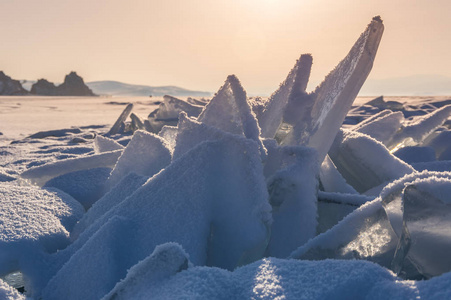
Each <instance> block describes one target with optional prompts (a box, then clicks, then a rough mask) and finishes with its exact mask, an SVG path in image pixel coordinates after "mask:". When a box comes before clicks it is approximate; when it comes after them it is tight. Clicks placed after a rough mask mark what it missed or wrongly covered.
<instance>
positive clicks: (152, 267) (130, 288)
mask: <svg viewBox="0 0 451 300" xmlns="http://www.w3.org/2000/svg"><path fill="white" fill-rule="evenodd" d="M188 258H189V256H188V254H187V253H186V252H185V251H184V250H183V248H182V247H181V246H180V245H179V244H177V243H166V244H163V245H159V246H157V247H155V250H154V251H153V253H152V254H151V255H149V256H148V257H147V258H145V259H144V260H143V261H140V262H139V263H137V264H136V265H134V266H133V267H131V268H130V270H128V271H127V277H125V279H124V280H122V281H120V282H118V283H117V284H116V286H115V287H114V288H113V289H112V290H111V291H110V292H109V293H108V294H107V295H105V297H103V298H102V300H108V299H111V300H113V299H114V300H120V299H124V300H125V299H133V298H135V299H136V298H139V297H140V295H138V294H137V293H136V292H137V290H139V289H137V287H139V286H140V285H141V284H145V285H152V284H157V283H158V282H159V281H162V280H164V279H167V278H169V277H171V276H173V275H175V274H177V273H178V272H181V271H183V270H186V269H188V266H189V264H190V262H189V259H188Z"/></svg>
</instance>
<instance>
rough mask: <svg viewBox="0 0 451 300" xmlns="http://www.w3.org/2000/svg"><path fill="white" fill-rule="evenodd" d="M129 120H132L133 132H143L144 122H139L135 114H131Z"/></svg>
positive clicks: (139, 119)
mask: <svg viewBox="0 0 451 300" xmlns="http://www.w3.org/2000/svg"><path fill="white" fill-rule="evenodd" d="M130 119H132V129H133V131H135V130H144V129H145V126H144V122H143V120H141V118H140V117H138V116H137V115H136V114H135V113H131V115H130Z"/></svg>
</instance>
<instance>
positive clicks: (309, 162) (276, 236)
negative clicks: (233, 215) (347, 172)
mask: <svg viewBox="0 0 451 300" xmlns="http://www.w3.org/2000/svg"><path fill="white" fill-rule="evenodd" d="M277 151H278V152H279V153H278V156H282V159H283V157H291V158H293V159H294V162H293V163H292V164H289V165H283V164H282V167H281V169H280V170H277V171H276V172H275V173H274V174H273V175H271V176H270V177H269V178H268V179H267V184H268V192H269V203H270V204H271V206H272V216H273V223H272V226H271V239H270V241H269V245H268V249H267V255H268V256H273V257H280V258H285V257H287V256H288V255H289V254H290V253H291V252H292V251H294V250H295V249H296V248H298V247H299V246H301V245H303V244H304V243H305V242H307V241H308V240H309V239H311V238H313V237H314V236H315V235H316V227H317V224H318V221H317V218H316V216H317V205H316V204H317V192H318V169H319V165H318V161H317V158H316V157H317V153H316V150H315V149H312V148H307V147H301V146H289V147H279V148H278V149H277ZM284 160H286V159H284Z"/></svg>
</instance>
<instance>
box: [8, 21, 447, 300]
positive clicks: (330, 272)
mask: <svg viewBox="0 0 451 300" xmlns="http://www.w3.org/2000/svg"><path fill="white" fill-rule="evenodd" d="M383 30H384V26H383V24H382V21H381V20H380V18H378V17H376V18H374V19H373V20H372V21H371V23H370V24H369V25H368V27H367V28H366V30H365V31H364V32H363V34H362V35H361V36H360V37H359V38H358V40H357V42H356V43H355V45H354V46H353V47H352V49H351V50H350V52H349V54H348V55H347V56H346V57H345V58H344V59H343V60H342V61H341V62H340V63H339V64H338V66H337V67H336V68H335V69H334V70H333V71H332V72H331V73H330V74H329V75H328V76H327V77H326V79H325V80H324V82H323V83H322V84H320V85H319V86H318V87H317V88H316V89H315V91H314V92H312V93H307V92H306V86H307V83H308V80H309V76H310V71H311V68H312V62H313V60H312V55H310V54H303V55H301V56H300V58H299V60H298V61H297V62H296V64H295V66H294V68H293V69H292V70H291V71H290V72H289V74H288V76H287V78H286V80H285V81H284V82H283V83H282V84H281V85H280V87H279V89H278V90H277V91H276V92H274V93H273V94H272V96H271V97H270V98H269V99H268V100H266V101H265V100H264V99H262V98H254V99H250V98H248V97H247V95H246V91H245V90H244V88H243V87H242V85H241V83H240V82H239V80H238V78H237V77H236V76H234V75H230V76H228V77H227V79H226V81H225V83H224V84H223V85H222V87H220V89H219V91H218V92H217V94H216V95H215V96H214V97H213V98H212V99H211V100H205V99H192V98H190V99H187V101H185V100H182V99H177V98H174V97H171V96H165V97H164V98H163V101H162V102H161V103H159V104H158V107H157V108H156V109H155V110H154V111H152V112H151V113H150V114H149V115H148V116H147V118H141V117H140V116H138V114H136V113H134V112H132V110H133V104H129V105H127V106H126V107H125V109H124V111H123V112H122V113H121V114H120V116H119V118H118V119H117V121H116V122H115V124H114V125H113V126H112V127H111V128H110V129H109V130H108V129H104V128H102V127H99V128H98V130H96V131H95V132H85V131H84V129H83V130H82V129H78V128H71V129H63V130H51V131H43V132H39V133H38V134H36V135H31V136H29V137H28V138H25V139H24V140H21V141H14V142H13V143H11V145H7V146H1V147H0V153H1V154H2V155H1V156H0V202H1V204H2V210H0V296H4V298H7V299H8V298H10V299H21V298H24V297H23V295H19V294H18V293H17V292H15V291H14V290H12V289H11V288H10V287H9V286H8V285H7V283H8V284H11V279H10V278H11V277H12V275H11V274H21V275H22V276H23V283H22V284H23V285H24V286H25V290H26V295H27V297H31V298H35V299H40V298H42V299H101V298H104V299H131V298H145V299H147V298H152V299H159V298H160V299H172V298H177V297H188V298H191V297H192V298H202V299H214V298H224V299H230V298H235V299H251V298H271V299H272V298H281V299H282V298H284V297H285V298H289V299H301V298H310V299H312V298H313V299H315V298H337V297H338V298H339V297H342V298H347V299H353V298H364V297H368V298H375V299H384V298H387V297H391V298H415V297H416V296H418V295H419V294H420V295H424V297H426V298H427V297H436V296H437V295H440V296H442V298H447V297H448V298H449V297H450V296H451V289H450V288H449V284H448V282H449V278H450V276H451V275H450V274H451V272H450V271H451V261H450V259H449V255H448V253H450V251H451V243H450V242H449V240H450V239H451V234H450V233H449V230H448V229H449V226H451V224H449V223H450V222H449V221H448V220H449V219H450V217H451V208H450V200H449V195H450V193H451V173H450V172H446V171H451V161H450V157H451V154H450V153H451V142H450V139H449V133H450V128H449V127H450V123H449V121H447V120H448V119H449V115H450V114H451V106H450V105H448V106H447V105H445V104H446V103H448V102H449V101H448V102H446V101H442V102H434V101H429V102H428V103H427V104H421V105H418V106H415V105H411V104H409V105H407V104H405V103H401V102H394V101H384V100H383V98H382V97H380V98H377V99H375V100H372V101H370V102H367V103H366V104H365V105H362V106H356V107H351V105H352V104H353V101H354V98H355V97H356V95H357V94H358V92H359V90H360V88H361V86H362V84H363V83H364V81H365V79H366V77H367V76H368V74H369V72H370V70H371V67H372V65H373V62H374V59H375V55H376V52H377V49H378V45H379V42H380V40H381V37H382V32H383ZM424 107H427V110H426V109H424ZM350 109H351V110H350ZM347 114H348V115H347ZM343 122H344V123H345V125H346V126H342V124H343ZM92 128H93V127H92ZM92 128H91V129H92ZM2 137H3V136H2ZM81 144H83V145H81ZM433 170H439V171H433ZM287 258H293V259H287ZM326 259H331V260H326ZM338 259H339V260H338ZM307 260H310V261H307ZM355 260H360V261H355ZM389 270H391V271H392V272H391V271H389ZM431 277H435V278H432V279H430V280H428V281H425V282H417V281H406V280H403V279H406V278H407V279H428V278H431ZM401 278H403V279H401ZM436 287H439V288H440V289H441V291H439V292H437V288H436Z"/></svg>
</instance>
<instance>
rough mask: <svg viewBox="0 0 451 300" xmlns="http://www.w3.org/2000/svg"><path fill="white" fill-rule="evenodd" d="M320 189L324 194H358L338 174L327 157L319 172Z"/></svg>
mask: <svg viewBox="0 0 451 300" xmlns="http://www.w3.org/2000/svg"><path fill="white" fill-rule="evenodd" d="M319 178H320V180H321V187H322V189H323V190H324V191H325V192H336V193H345V194H358V192H357V191H356V190H355V189H354V188H353V187H352V186H350V185H349V184H348V183H347V182H346V180H345V179H344V178H343V176H342V175H341V174H340V172H338V170H337V168H336V167H335V165H334V163H333V161H332V160H331V159H330V157H329V155H326V158H325V159H324V161H323V163H322V164H321V167H320V171H319Z"/></svg>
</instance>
